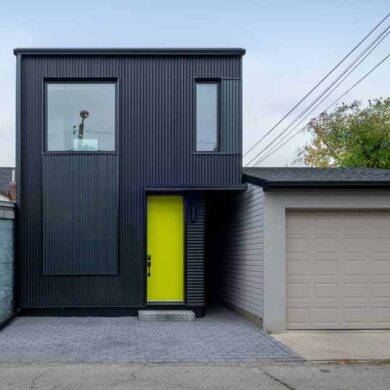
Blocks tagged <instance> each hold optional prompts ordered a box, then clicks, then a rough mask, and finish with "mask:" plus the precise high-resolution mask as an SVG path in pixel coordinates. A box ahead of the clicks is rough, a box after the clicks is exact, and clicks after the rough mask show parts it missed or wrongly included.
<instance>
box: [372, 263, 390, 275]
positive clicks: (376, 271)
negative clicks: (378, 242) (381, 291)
mask: <svg viewBox="0 0 390 390" xmlns="http://www.w3.org/2000/svg"><path fill="white" fill-rule="evenodd" d="M389 266H390V261H386V260H373V261H371V262H370V273H371V275H382V276H383V275H390V269H389Z"/></svg>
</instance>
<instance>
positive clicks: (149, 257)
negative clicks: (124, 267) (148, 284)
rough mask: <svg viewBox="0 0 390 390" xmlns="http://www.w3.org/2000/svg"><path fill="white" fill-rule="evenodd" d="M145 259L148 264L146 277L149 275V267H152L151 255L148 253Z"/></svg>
mask: <svg viewBox="0 0 390 390" xmlns="http://www.w3.org/2000/svg"><path fill="white" fill-rule="evenodd" d="M147 259H148V261H147V263H146V264H147V266H148V277H150V268H151V267H152V256H151V255H148V257H147Z"/></svg>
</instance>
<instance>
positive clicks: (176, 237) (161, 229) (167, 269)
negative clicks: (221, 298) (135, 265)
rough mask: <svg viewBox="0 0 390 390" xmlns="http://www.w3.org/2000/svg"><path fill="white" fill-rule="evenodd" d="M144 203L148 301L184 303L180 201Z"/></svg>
mask: <svg viewBox="0 0 390 390" xmlns="http://www.w3.org/2000/svg"><path fill="white" fill-rule="evenodd" d="M147 202H148V203H147V301H148V303H157V302H183V301H184V202H183V197H182V196H177V195H153V196H149V197H148V200H147Z"/></svg>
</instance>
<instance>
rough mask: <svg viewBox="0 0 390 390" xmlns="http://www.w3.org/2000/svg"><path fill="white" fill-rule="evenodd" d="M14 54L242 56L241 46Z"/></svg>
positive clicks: (24, 51)
mask: <svg viewBox="0 0 390 390" xmlns="http://www.w3.org/2000/svg"><path fill="white" fill-rule="evenodd" d="M14 54H15V55H81V56H83V55H86V56H88V55H99V56H100V55H108V56H113V55H114V56H115V55H119V56H120V55H131V56H243V55H244V54H245V49H242V48H16V49H14Z"/></svg>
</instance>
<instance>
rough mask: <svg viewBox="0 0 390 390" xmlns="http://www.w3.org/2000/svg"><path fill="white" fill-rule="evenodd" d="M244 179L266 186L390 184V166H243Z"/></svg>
mask: <svg viewBox="0 0 390 390" xmlns="http://www.w3.org/2000/svg"><path fill="white" fill-rule="evenodd" d="M243 180H244V182H247V183H252V184H255V185H258V186H260V187H263V189H264V190H269V189H294V188H317V189H319V188H324V189H325V188H390V169H377V168H306V167H304V168H254V167H251V168H244V169H243Z"/></svg>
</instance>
